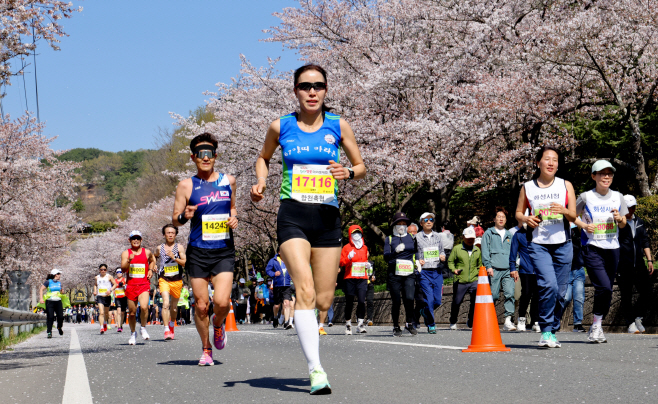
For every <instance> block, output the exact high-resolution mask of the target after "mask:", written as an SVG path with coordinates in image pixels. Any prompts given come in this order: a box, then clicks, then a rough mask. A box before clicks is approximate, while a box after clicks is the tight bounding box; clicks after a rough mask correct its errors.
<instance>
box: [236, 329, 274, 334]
mask: <svg viewBox="0 0 658 404" xmlns="http://www.w3.org/2000/svg"><path fill="white" fill-rule="evenodd" d="M238 332H240V333H242V332H248V333H251V334H272V335H283V334H281V333H280V332H267V331H242V330H240V331H238Z"/></svg>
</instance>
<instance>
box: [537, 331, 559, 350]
mask: <svg viewBox="0 0 658 404" xmlns="http://www.w3.org/2000/svg"><path fill="white" fill-rule="evenodd" d="M538 346H539V347H540V348H555V342H554V341H553V333H552V332H550V331H547V332H543V333H541V338H540V339H539V344H538Z"/></svg>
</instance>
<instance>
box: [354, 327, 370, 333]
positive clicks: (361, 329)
mask: <svg viewBox="0 0 658 404" xmlns="http://www.w3.org/2000/svg"><path fill="white" fill-rule="evenodd" d="M367 332H368V330H366V326H365V325H357V326H356V333H357V334H365V333H367Z"/></svg>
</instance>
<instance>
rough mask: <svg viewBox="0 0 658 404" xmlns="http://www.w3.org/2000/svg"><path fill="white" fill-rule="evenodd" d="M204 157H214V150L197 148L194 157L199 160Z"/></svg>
mask: <svg viewBox="0 0 658 404" xmlns="http://www.w3.org/2000/svg"><path fill="white" fill-rule="evenodd" d="M206 157H208V159H213V158H215V152H214V151H212V150H199V151H198V152H196V158H198V159H199V160H203V159H204V158H206Z"/></svg>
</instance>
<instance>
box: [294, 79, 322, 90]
mask: <svg viewBox="0 0 658 404" xmlns="http://www.w3.org/2000/svg"><path fill="white" fill-rule="evenodd" d="M295 88H296V89H298V90H302V91H311V89H313V90H315V91H320V90H326V89H327V83H324V82H322V81H317V82H315V83H308V82H303V83H297V85H296V86H295Z"/></svg>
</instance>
